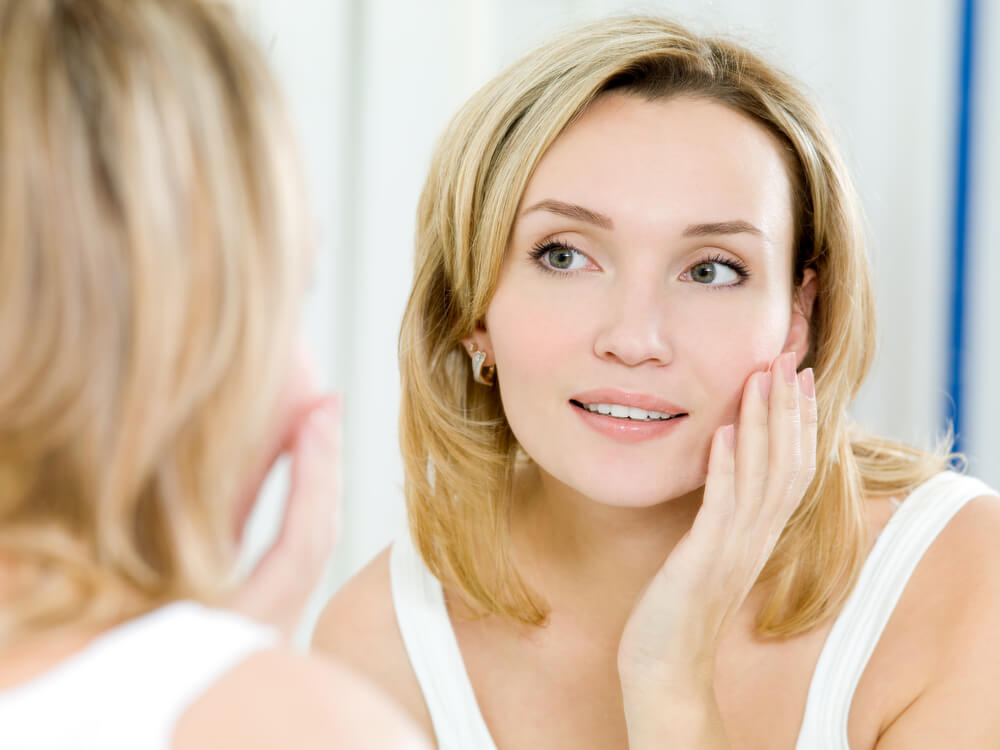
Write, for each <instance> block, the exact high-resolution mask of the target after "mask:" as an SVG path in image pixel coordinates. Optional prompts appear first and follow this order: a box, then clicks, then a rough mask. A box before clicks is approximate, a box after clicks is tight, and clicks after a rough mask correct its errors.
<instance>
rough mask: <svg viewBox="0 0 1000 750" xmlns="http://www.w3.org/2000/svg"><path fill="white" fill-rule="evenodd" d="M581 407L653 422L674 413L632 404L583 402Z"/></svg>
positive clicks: (620, 416) (601, 412)
mask: <svg viewBox="0 0 1000 750" xmlns="http://www.w3.org/2000/svg"><path fill="white" fill-rule="evenodd" d="M583 408H584V409H586V410H587V411H589V412H593V413H594V414H604V415H606V416H611V417H617V418H618V419H634V420H636V421H639V422H653V421H656V420H664V419H673V417H674V416H675V415H674V414H665V413H663V412H661V411H647V410H646V409H638V408H636V407H634V406H622V405H621V404H583Z"/></svg>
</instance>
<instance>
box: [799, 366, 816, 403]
mask: <svg viewBox="0 0 1000 750" xmlns="http://www.w3.org/2000/svg"><path fill="white" fill-rule="evenodd" d="M799 387H800V388H802V392H803V393H804V394H806V396H807V397H808V398H816V381H815V379H814V378H813V368H811V367H807V368H806V369H805V370H803V371H802V373H801V374H800V375H799Z"/></svg>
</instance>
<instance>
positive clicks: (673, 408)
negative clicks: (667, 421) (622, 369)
mask: <svg viewBox="0 0 1000 750" xmlns="http://www.w3.org/2000/svg"><path fill="white" fill-rule="evenodd" d="M570 401H578V402H579V403H581V404H584V405H587V404H620V405H622V406H634V407H635V408H637V409H645V410H646V411H657V412H660V413H662V414H687V412H686V411H685V410H684V408H683V407H680V406H677V404H672V403H670V402H669V401H665V400H664V399H662V398H658V397H657V396H651V395H650V394H648V393H634V392H632V391H621V390H618V389H617V388H596V389H594V390H592V391H584V392H582V393H577V394H576V395H575V396H571V397H570Z"/></svg>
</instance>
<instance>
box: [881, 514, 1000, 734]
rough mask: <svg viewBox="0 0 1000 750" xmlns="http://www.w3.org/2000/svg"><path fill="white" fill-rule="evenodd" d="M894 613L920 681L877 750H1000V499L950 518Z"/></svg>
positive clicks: (883, 732) (887, 730) (889, 726)
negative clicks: (990, 749)
mask: <svg viewBox="0 0 1000 750" xmlns="http://www.w3.org/2000/svg"><path fill="white" fill-rule="evenodd" d="M900 609H901V611H899V612H898V613H897V614H898V615H899V616H900V617H899V622H898V623H897V625H898V626H901V627H906V628H908V629H909V632H910V633H911V634H912V637H911V638H906V639H905V640H908V641H910V643H909V650H910V652H911V659H912V660H919V661H920V662H922V663H923V664H924V665H925V669H924V674H925V675H926V678H925V680H924V681H923V685H922V688H921V689H920V690H919V691H918V692H917V693H916V695H915V696H914V698H913V699H912V701H910V702H909V704H908V705H907V706H906V707H905V709H903V710H902V711H901V712H899V714H898V715H897V716H895V717H893V719H892V721H891V723H889V724H888V726H886V727H884V728H883V731H882V733H881V736H880V739H879V741H878V743H877V745H876V747H877V748H879V750H896V749H897V748H909V749H911V750H914V749H917V750H918V749H919V748H932V747H944V746H948V747H951V748H953V750H962V749H963V748H979V747H1000V691H998V690H997V689H996V676H997V674H1000V639H998V638H997V633H998V632H1000V499H998V498H997V497H995V496H990V495H986V496H983V497H978V498H975V499H974V500H970V501H969V502H968V503H967V504H966V505H965V506H964V507H963V508H962V509H961V510H959V511H958V513H956V514H955V517H954V518H953V519H952V520H951V522H950V523H949V524H948V525H947V526H946V527H945V529H944V530H943V531H942V532H941V534H940V535H939V536H938V538H937V539H936V540H935V541H934V543H933V544H932V545H931V546H930V548H929V549H928V550H927V553H926V554H925V555H924V558H923V560H921V562H920V564H919V566H918V567H917V570H916V571H915V572H914V575H913V578H912V580H911V585H910V587H909V590H908V591H907V594H906V595H905V596H904V599H903V600H902V601H901V602H900ZM894 618H895V615H894ZM901 640H904V639H901ZM959 717H961V718H959Z"/></svg>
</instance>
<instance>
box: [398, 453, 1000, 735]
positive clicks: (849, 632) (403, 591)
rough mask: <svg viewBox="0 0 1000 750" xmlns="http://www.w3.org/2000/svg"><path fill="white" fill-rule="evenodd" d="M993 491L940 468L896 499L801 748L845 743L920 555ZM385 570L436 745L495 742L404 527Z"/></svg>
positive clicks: (830, 640)
mask: <svg viewBox="0 0 1000 750" xmlns="http://www.w3.org/2000/svg"><path fill="white" fill-rule="evenodd" d="M996 494H997V493H996V491H994V490H993V489H991V488H990V487H989V486H987V485H986V484H984V483H983V482H981V481H979V480H978V479H973V478H972V477H966V476H961V475H959V474H955V473H953V472H942V473H940V474H938V475H937V476H935V477H933V478H931V479H929V480H928V481H927V482H925V483H924V484H922V485H921V486H920V487H918V488H917V489H916V490H914V491H913V492H912V493H910V495H909V496H908V497H907V498H906V501H905V502H903V503H901V504H900V505H899V507H898V509H897V510H896V512H895V513H894V514H893V516H892V518H891V519H890V520H889V523H888V524H887V525H886V526H885V528H884V529H883V530H882V532H881V534H880V535H879V537H878V539H877V540H876V542H875V545H874V547H873V549H872V551H871V553H870V554H869V555H868V559H867V560H866V561H865V565H864V568H863V569H862V571H861V576H860V578H859V579H858V582H857V585H856V586H855V587H854V590H853V591H852V592H851V595H850V597H849V598H848V600H847V602H846V604H845V605H844V608H843V610H841V612H840V614H839V615H838V617H837V619H836V621H835V622H834V625H833V628H832V629H831V630H830V634H829V635H828V637H827V639H826V643H825V644H824V646H823V650H822V652H821V653H820V657H819V661H818V662H817V664H816V669H815V671H814V672H813V677H812V682H811V683H810V686H809V695H808V698H807V702H806V710H805V714H804V716H803V720H802V725H801V728H800V730H799V738H798V742H797V744H796V748H797V750H849V746H848V742H847V719H848V714H849V713H850V709H851V701H852V700H853V698H854V690H855V688H856V687H857V685H858V681H859V680H860V679H861V674H862V672H864V669H865V666H866V665H867V664H868V659H869V658H870V657H871V654H872V652H873V651H874V649H875V644H876V643H878V640H879V638H880V637H881V635H882V631H883V629H884V628H885V626H886V623H887V622H888V621H889V616H890V615H891V614H892V612H893V609H895V607H896V603H897V602H898V601H899V598H900V596H901V595H902V593H903V589H904V588H905V587H906V583H907V581H909V579H910V576H911V574H912V573H913V571H914V569H915V568H916V567H917V563H919V562H920V559H921V558H922V557H923V555H924V552H926V550H927V548H928V547H930V545H931V543H932V542H933V541H934V539H935V538H936V537H937V535H938V534H939V533H940V532H941V530H942V529H943V528H944V527H945V526H947V524H948V522H949V521H950V520H951V518H952V517H953V516H954V515H955V513H957V512H958V510H959V509H960V508H961V507H962V506H963V505H965V503H966V502H968V501H969V500H971V499H973V498H976V497H980V496H982V495H996ZM390 571H391V578H392V597H393V602H394V604H395V609H396V619H397V621H398V623H399V629H400V632H401V633H402V636H403V643H404V644H405V645H406V651H407V654H408V655H409V658H410V664H411V665H412V666H413V671H414V673H415V674H416V677H417V681H418V682H419V683H420V688H421V690H422V691H423V694H424V700H425V701H426V703H427V708H428V711H429V712H430V716H431V721H432V722H433V724H434V733H435V735H436V737H437V744H438V749H439V750H497V748H496V744H495V743H494V742H493V738H492V737H491V736H490V732H489V729H487V727H486V722H485V721H484V720H483V716H482V713H481V712H480V710H479V706H478V704H477V703H476V696H475V693H474V692H473V690H472V685H471V683H470V682H469V676H468V673H467V672H466V670H465V664H464V662H463V661H462V654H461V651H460V650H459V647H458V640H457V639H456V637H455V631H454V629H453V628H452V626H451V620H450V619H449V618H448V611H447V608H446V607H445V602H444V594H443V591H442V588H441V584H440V583H439V582H438V580H437V579H436V578H435V577H434V576H433V575H432V574H431V572H430V570H428V569H427V566H426V565H425V564H424V562H423V560H422V559H421V558H420V555H419V554H418V553H417V551H416V548H415V547H414V545H413V542H412V540H411V539H410V536H409V534H404V535H403V536H402V537H400V538H399V539H398V540H397V541H396V543H395V544H394V545H393V547H392V553H391V558H390Z"/></svg>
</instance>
